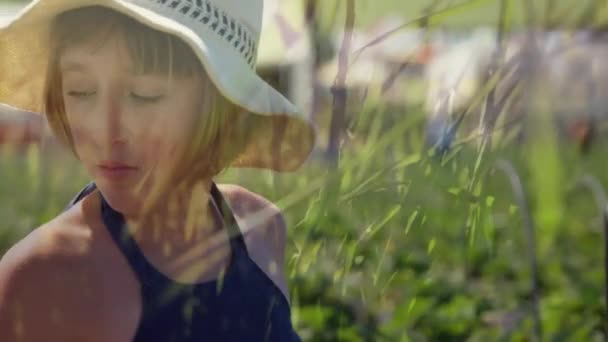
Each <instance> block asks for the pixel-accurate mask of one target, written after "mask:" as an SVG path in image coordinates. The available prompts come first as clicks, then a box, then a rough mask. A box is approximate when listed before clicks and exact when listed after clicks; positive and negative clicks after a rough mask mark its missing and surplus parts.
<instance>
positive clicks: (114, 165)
mask: <svg viewBox="0 0 608 342" xmlns="http://www.w3.org/2000/svg"><path fill="white" fill-rule="evenodd" d="M97 169H98V171H99V175H100V176H101V177H103V178H105V179H107V180H111V181H121V180H125V179H127V178H129V177H131V176H133V175H134V174H135V172H137V170H138V169H137V167H135V166H132V165H129V164H126V163H122V162H118V161H104V162H102V163H100V164H99V165H98V166H97Z"/></svg>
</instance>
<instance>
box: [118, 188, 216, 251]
mask: <svg viewBox="0 0 608 342" xmlns="http://www.w3.org/2000/svg"><path fill="white" fill-rule="evenodd" d="M211 186H212V181H211V180H197V181H194V182H190V183H184V184H180V185H179V186H176V187H174V188H172V190H171V191H168V192H166V193H164V194H163V196H161V198H162V199H161V200H159V201H157V202H158V203H156V204H155V205H154V206H153V207H152V208H150V209H149V210H148V213H149V214H146V215H143V216H140V217H137V218H135V217H125V219H126V222H127V226H128V227H129V230H130V231H131V233H132V235H133V238H134V239H135V240H136V241H137V242H138V244H140V245H148V246H155V247H161V248H160V249H162V250H163V252H164V253H165V254H173V253H171V251H172V250H176V249H177V250H179V249H181V248H182V247H188V246H193V245H196V244H197V243H199V242H200V241H201V240H203V239H207V238H209V237H210V236H212V235H210V234H211V233H214V232H216V231H217V230H218V224H217V220H218V214H217V212H216V210H217V209H216V208H215V206H214V205H213V204H212V203H211ZM220 222H221V221H220ZM155 249H156V248H155Z"/></svg>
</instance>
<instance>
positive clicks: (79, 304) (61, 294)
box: [0, 0, 314, 342]
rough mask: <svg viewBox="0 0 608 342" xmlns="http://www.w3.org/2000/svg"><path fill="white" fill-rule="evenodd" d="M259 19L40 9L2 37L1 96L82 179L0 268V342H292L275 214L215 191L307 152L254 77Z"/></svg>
mask: <svg viewBox="0 0 608 342" xmlns="http://www.w3.org/2000/svg"><path fill="white" fill-rule="evenodd" d="M262 7H263V5H262V0H222V1H220V0H214V1H212V0H197V1H192V0H189V1H184V0H182V1H180V0H172V1H157V0H131V1H126V0H114V1H106V0H91V1H82V2H79V1H74V0H38V1H34V2H33V3H31V4H30V5H29V6H27V7H26V8H25V9H24V10H23V12H21V13H20V14H19V15H18V16H17V17H16V18H15V19H14V20H13V21H11V22H10V24H9V25H8V26H7V27H4V28H3V29H1V30H0V72H2V73H3V75H2V78H3V79H2V84H1V85H0V102H7V103H8V104H9V105H12V106H15V107H21V108H24V109H27V110H32V111H35V110H39V109H38V108H43V109H44V112H45V115H46V119H47V121H48V123H49V125H50V127H51V129H52V130H53V132H54V134H55V136H56V137H57V138H58V139H59V140H60V141H62V142H63V143H65V145H66V146H68V147H69V148H70V149H71V150H72V151H73V152H74V154H75V155H76V156H77V158H78V159H79V160H80V161H81V162H82V164H83V166H84V167H85V169H86V170H87V171H88V172H89V174H90V176H91V178H92V180H93V182H91V183H90V184H89V185H88V186H86V187H85V188H84V189H83V190H82V192H80V193H79V194H78V195H77V196H76V197H75V199H74V200H73V201H72V203H70V205H69V206H68V208H67V209H66V211H65V212H63V213H62V214H60V215H59V216H57V217H55V218H54V219H52V220H51V221H50V222H48V223H47V224H44V225H43V226H41V227H39V228H37V229H35V230H34V231H33V232H32V233H30V234H29V235H28V236H27V237H26V238H24V239H23V240H21V241H20V242H18V243H17V244H16V245H15V246H13V247H12V248H11V249H10V250H9V251H8V252H7V253H6V254H5V255H4V256H3V258H2V259H1V261H0V341H24V342H25V341H27V342H30V341H32V342H33V341H36V342H42V341H44V342H53V341H61V342H65V341H89V342H91V341H104V342H110V341H112V342H119V341H146V342H148V341H239V342H240V341H299V340H300V338H299V337H298V334H297V333H296V332H295V330H294V328H293V326H292V323H291V316H290V315H291V313H290V303H289V296H288V289H287V283H286V278H285V272H284V269H283V267H284V266H283V265H284V258H285V255H284V253H285V239H286V226H285V221H284V218H283V216H282V214H281V212H280V210H279V209H278V208H277V207H276V206H275V205H273V204H272V203H270V202H269V201H268V200H266V199H264V198H263V197H262V196H260V195H257V194H255V193H253V192H251V191H248V190H247V189H245V188H243V187H240V186H237V185H227V184H216V183H215V182H214V180H213V179H214V177H215V176H217V175H218V174H220V173H221V172H222V171H223V170H225V169H226V168H228V167H255V168H268V169H272V170H276V171H288V170H294V169H296V168H298V167H299V166H300V165H301V164H302V163H303V162H304V160H305V159H306V158H307V157H308V155H309V153H310V151H311V149H312V146H313V142H314V129H313V127H312V126H311V124H310V123H309V122H308V121H306V120H305V119H303V116H300V114H299V113H298V112H297V111H296V109H295V108H294V106H293V105H292V104H291V103H290V102H288V101H287V100H286V99H285V98H284V97H283V96H281V95H280V94H279V93H278V92H277V91H276V90H274V89H272V88H271V87H270V86H269V85H268V84H267V83H265V82H264V81H263V80H262V79H261V78H259V77H258V76H257V75H256V72H255V66H256V52H257V46H258V43H259V37H260V31H261V23H262ZM4 229H10V227H4Z"/></svg>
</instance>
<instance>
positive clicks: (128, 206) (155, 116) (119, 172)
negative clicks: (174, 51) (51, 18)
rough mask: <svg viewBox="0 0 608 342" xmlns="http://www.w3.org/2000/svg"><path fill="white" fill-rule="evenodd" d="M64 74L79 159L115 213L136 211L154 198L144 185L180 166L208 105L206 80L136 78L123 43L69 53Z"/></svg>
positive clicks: (68, 113)
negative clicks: (149, 197)
mask: <svg viewBox="0 0 608 342" xmlns="http://www.w3.org/2000/svg"><path fill="white" fill-rule="evenodd" d="M95 43H97V45H95ZM60 70H61V75H62V82H63V83H62V88H63V98H64V103H65V111H66V116H67V120H68V124H69V126H70V130H71V133H72V137H73V142H74V146H75V149H76V153H77V155H78V157H79V159H80V160H81V161H82V163H83V164H84V166H85V167H86V169H87V170H88V172H89V173H90V174H91V176H92V177H93V179H94V181H95V183H96V184H97V186H98V188H99V189H100V190H101V191H102V193H103V194H104V197H106V199H107V200H108V201H109V202H110V204H111V205H112V206H113V207H114V208H115V209H117V210H120V211H122V212H123V213H125V214H135V213H136V212H137V210H138V209H139V208H140V206H141V204H142V203H141V199H142V198H144V197H145V194H146V193H145V188H144V189H143V190H144V192H143V193H140V192H138V193H137V195H136V193H135V190H136V188H138V187H137V186H138V185H139V183H140V182H142V181H143V180H145V182H144V184H146V188H147V187H148V186H149V185H150V184H154V181H155V180H156V181H157V180H158V179H159V175H161V174H162V175H164V174H163V172H167V171H168V170H169V168H171V167H173V166H174V165H175V163H176V162H177V158H178V156H179V150H178V149H179V148H180V147H182V146H184V144H185V141H184V140H185V139H186V138H187V137H188V136H189V133H190V131H191V129H192V127H193V125H194V118H195V117H196V115H199V114H200V113H199V112H200V109H201V108H202V103H201V98H202V91H203V90H202V89H203V84H202V81H201V78H200V77H179V76H177V75H175V76H174V77H173V78H172V80H171V82H169V79H168V77H167V75H153V74H149V75H136V74H134V73H133V72H132V65H131V59H130V57H129V55H128V52H127V49H126V47H125V46H124V42H123V40H122V39H119V38H110V39H108V40H106V41H105V42H104V44H103V45H101V46H99V42H94V43H93V44H88V45H82V46H72V47H68V48H66V49H65V50H64V52H63V53H62V55H61V58H60Z"/></svg>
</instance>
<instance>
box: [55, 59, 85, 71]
mask: <svg viewBox="0 0 608 342" xmlns="http://www.w3.org/2000/svg"><path fill="white" fill-rule="evenodd" d="M59 67H60V69H61V71H63V72H66V71H81V72H84V71H87V69H88V68H87V67H86V65H84V64H82V63H78V62H74V61H67V62H62V63H60V65H59Z"/></svg>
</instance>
